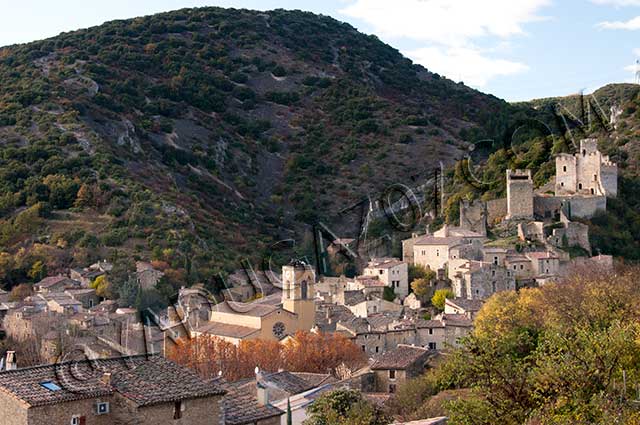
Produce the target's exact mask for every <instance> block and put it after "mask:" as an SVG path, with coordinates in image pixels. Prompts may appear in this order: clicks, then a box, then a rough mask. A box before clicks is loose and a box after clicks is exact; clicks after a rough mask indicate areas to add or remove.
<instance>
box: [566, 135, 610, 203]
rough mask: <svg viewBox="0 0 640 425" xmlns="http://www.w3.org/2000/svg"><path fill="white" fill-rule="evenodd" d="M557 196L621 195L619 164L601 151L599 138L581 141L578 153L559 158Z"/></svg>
mask: <svg viewBox="0 0 640 425" xmlns="http://www.w3.org/2000/svg"><path fill="white" fill-rule="evenodd" d="M555 189H556V196H573V195H582V196H608V197H611V198H615V197H616V196H617V194H618V166H617V165H616V164H615V163H613V162H611V160H610V159H609V157H608V156H606V155H602V153H601V152H600V151H599V150H598V141H597V140H596V139H584V140H581V141H580V151H579V152H577V153H576V154H575V155H571V154H567V153H561V154H559V155H558V156H557V157H556V186H555Z"/></svg>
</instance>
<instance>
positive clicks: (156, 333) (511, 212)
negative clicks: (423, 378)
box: [0, 139, 617, 425]
mask: <svg viewBox="0 0 640 425" xmlns="http://www.w3.org/2000/svg"><path fill="white" fill-rule="evenodd" d="M505 178H506V188H507V190H506V192H507V196H506V198H503V199H495V200H490V201H462V203H461V205H460V221H459V223H458V225H457V226H452V225H451V224H445V225H443V226H442V227H441V228H440V229H439V230H437V231H434V232H433V233H429V232H425V233H422V234H420V233H414V234H412V236H411V237H410V238H409V239H406V240H404V241H402V258H390V257H382V258H376V257H373V258H369V259H368V263H367V264H366V266H365V267H364V268H363V269H362V270H360V273H359V274H358V275H357V276H355V277H354V278H347V277H345V276H339V277H326V276H323V277H319V276H316V273H315V271H314V270H313V268H312V267H311V266H309V265H308V264H306V263H304V262H301V261H292V262H291V263H290V264H287V265H285V266H283V267H282V270H281V273H277V272H267V273H264V272H259V273H249V274H248V273H246V272H245V271H237V272H236V273H234V274H232V275H231V276H230V279H229V280H230V283H231V285H230V287H229V288H228V289H227V290H226V291H225V293H224V296H225V299H224V300H223V301H221V302H219V303H217V304H215V305H211V303H210V302H208V298H207V297H206V296H201V292H200V290H199V289H197V288H183V289H182V290H181V291H180V294H179V297H178V300H179V302H178V304H176V305H173V306H170V307H169V308H167V309H166V311H163V312H157V317H156V319H157V322H158V323H156V326H150V324H149V323H143V322H142V320H141V316H140V314H139V312H138V311H137V310H136V309H134V308H131V307H130V306H122V305H118V303H117V302H115V301H112V300H101V299H100V298H99V297H98V296H97V295H96V290H95V289H92V288H90V284H91V282H93V281H94V280H95V279H96V278H97V277H98V276H101V275H108V274H109V272H110V270H111V267H112V265H111V264H109V263H108V262H106V261H102V262H98V263H96V264H93V265H91V266H89V267H87V268H86V269H72V270H69V272H68V274H67V275H59V276H49V277H46V278H45V279H43V280H42V281H40V282H39V283H37V284H36V285H34V289H35V292H34V294H32V295H31V296H28V297H27V298H25V299H23V300H19V301H10V300H9V294H8V293H1V294H0V319H2V331H3V333H4V334H5V336H6V337H7V338H8V339H10V340H11V341H16V342H17V343H19V344H21V346H26V345H27V342H28V341H37V343H34V344H32V345H33V346H30V347H28V349H29V350H31V351H32V352H33V354H34V355H37V356H38V357H39V358H40V359H41V360H42V363H44V364H48V365H43V366H34V367H19V366H20V358H19V356H18V355H17V354H16V352H17V351H18V350H17V349H16V350H9V351H7V352H6V353H5V355H4V357H3V359H2V363H1V365H2V369H3V370H4V371H3V372H0V417H3V418H5V419H3V423H6V424H16V425H18V424H45V423H47V424H49V423H56V424H58V423H60V424H72V425H80V424H87V423H91V424H93V423H96V424H108V423H139V424H152V423H153V424H164V423H173V424H181V423H184V424H187V423H188V424H280V423H282V424H286V414H285V412H286V410H287V409H290V412H291V414H292V416H293V418H294V423H301V421H302V420H304V418H305V417H306V409H307V407H308V406H309V405H310V404H312V403H313V401H314V400H315V398H317V397H318V395H319V394H321V393H323V392H326V391H330V390H331V389H336V388H343V387H348V388H354V389H357V390H359V391H361V392H362V393H363V394H364V395H365V396H366V397H369V398H370V399H372V400H377V401H378V402H380V401H384V400H386V399H388V398H389V397H391V396H392V394H393V393H394V392H395V391H396V389H397V387H398V385H400V384H402V383H403V382H404V381H405V380H407V379H409V378H411V377H414V376H417V375H419V374H420V373H421V372H422V371H423V370H424V369H425V368H426V367H429V363H430V362H431V361H433V360H434V359H435V358H436V357H437V356H438V355H441V354H442V353H445V352H446V350H447V347H451V346H455V345H456V344H457V341H458V340H459V339H460V338H461V337H464V336H465V335H467V334H468V333H469V332H470V331H471V330H472V328H473V320H474V318H475V316H476V314H477V313H478V311H479V310H480V308H481V307H482V304H483V302H484V300H486V299H487V298H489V297H490V296H491V295H492V294H494V293H496V292H498V291H514V290H517V289H518V288H521V287H525V286H536V285H544V284H546V283H548V282H550V281H554V280H556V279H559V278H561V277H562V276H565V275H567V274H568V273H570V272H571V270H573V269H574V268H576V267H599V268H605V269H606V268H612V267H613V259H612V257H610V256H604V255H593V254H594V252H593V250H592V247H591V246H590V243H589V228H588V226H587V225H586V224H583V223H581V222H579V221H578V220H580V219H585V218H590V217H593V216H594V215H595V214H596V213H597V212H598V211H603V210H606V207H607V198H615V197H616V195H617V166H616V164H614V163H612V162H611V161H610V160H609V158H608V157H606V156H604V155H602V154H601V153H600V152H599V150H598V148H597V143H596V140H593V139H585V140H582V141H581V142H580V149H579V150H578V152H577V153H576V154H574V155H569V154H560V155H558V156H557V157H556V175H555V178H552V179H551V181H550V182H549V183H547V184H546V185H544V186H542V187H540V188H538V189H534V184H533V180H532V174H531V171H530V170H507V172H506V175H505ZM349 243H350V240H348V239H340V240H338V241H334V246H333V248H334V249H336V250H339V249H340V248H341V246H343V245H347V244H349ZM414 266H422V267H424V268H425V269H427V270H430V271H432V272H433V273H434V278H433V279H431V281H430V283H429V284H430V291H431V292H430V293H431V294H432V293H433V292H435V291H436V290H437V289H449V290H450V291H451V292H452V293H453V297H450V298H447V299H446V301H445V304H444V308H443V309H442V310H440V311H434V310H433V308H432V307H430V306H429V305H428V304H429V303H428V302H425V301H426V300H425V298H424V297H418V296H416V294H415V293H413V292H412V290H411V282H410V281H409V269H410V267H414ZM162 275H163V273H162V271H161V270H156V269H155V268H154V267H153V266H152V265H151V264H150V263H147V262H138V263H137V264H136V281H137V283H138V284H139V285H140V286H141V287H152V286H154V285H155V284H156V283H157V282H158V281H159V279H160V278H162ZM389 294H392V296H389ZM428 298H430V297H428ZM297 331H311V332H323V333H340V334H342V335H345V336H346V337H347V338H349V339H350V340H351V341H353V343H354V344H355V345H356V346H357V347H358V349H359V350H362V352H364V353H365V354H366V356H367V357H368V358H369V364H368V365H367V366H366V367H364V368H362V369H359V370H352V371H346V372H345V373H342V374H340V376H337V374H332V373H326V374H310V373H303V372H298V371H282V370H281V371H260V370H258V369H256V374H255V377H254V378H253V379H248V380H247V379H245V380H242V381H238V382H227V381H225V380H224V376H221V377H220V378H218V379H214V380H212V381H207V380H204V379H202V378H200V377H198V376H197V375H196V374H194V373H192V372H190V371H188V370H187V369H185V368H183V367H181V366H178V365H176V364H174V363H173V362H171V361H169V360H165V359H164V354H165V351H166V347H167V345H169V344H172V343H173V341H174V340H175V337H190V338H193V337H197V336H201V335H209V336H214V337H217V338H220V339H222V340H225V341H227V342H230V343H232V344H239V343H240V342H241V341H243V340H249V339H266V340H273V341H286V340H288V339H291V338H294V337H295V333H296V332H297ZM77 345H81V346H82V347H83V348H84V350H85V354H87V356H88V358H91V359H97V360H95V361H96V362H98V364H100V366H101V367H100V371H101V374H100V376H96V375H95V373H94V374H91V373H90V372H91V369H92V368H91V367H90V366H91V362H90V361H89V360H87V361H86V362H84V363H82V362H80V363H79V365H76V366H78V367H79V369H80V373H81V374H82V373H86V374H87V377H86V379H84V380H83V381H82V382H83V384H82V385H83V391H79V392H78V391H73V390H71V389H69V388H66V387H65V385H64V383H63V382H60V376H59V374H58V373H56V370H57V368H58V367H60V363H58V364H57V365H56V364H55V363H56V362H57V361H58V359H59V358H60V357H59V356H60V354H61V353H63V352H64V351H65V350H66V349H68V348H69V347H73V346H77ZM22 349H23V351H24V348H22ZM27 351H28V350H27ZM150 352H152V353H155V354H153V355H150V358H151V360H150V361H148V360H147V357H148V354H149V353H150ZM122 356H125V357H122ZM119 357H122V359H125V360H126V361H127V362H128V363H130V364H133V365H134V366H135V367H132V368H129V367H124V366H123V363H122V362H121V361H117V360H115V358H119ZM143 360H145V361H143ZM61 364H62V365H64V364H65V363H61ZM93 372H95V371H93ZM131 418H135V421H133V419H131ZM425 423H427V422H425ZM432 423H438V422H435V421H434V422H432Z"/></svg>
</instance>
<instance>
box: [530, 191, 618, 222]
mask: <svg viewBox="0 0 640 425" xmlns="http://www.w3.org/2000/svg"><path fill="white" fill-rule="evenodd" d="M563 202H564V203H565V204H566V209H565V212H566V213H567V215H568V216H569V218H591V217H593V216H594V215H596V214H597V213H598V212H599V211H606V209H607V198H606V197H604V196H540V195H536V196H535V197H534V198H533V211H534V213H535V215H536V216H537V217H540V218H552V217H554V216H555V215H556V214H559V213H560V209H561V207H562V203H563Z"/></svg>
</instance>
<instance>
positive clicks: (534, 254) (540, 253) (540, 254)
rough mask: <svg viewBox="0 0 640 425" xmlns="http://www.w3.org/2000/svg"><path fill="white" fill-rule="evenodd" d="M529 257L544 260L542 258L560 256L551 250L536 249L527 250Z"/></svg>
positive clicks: (526, 254)
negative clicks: (533, 250)
mask: <svg viewBox="0 0 640 425" xmlns="http://www.w3.org/2000/svg"><path fill="white" fill-rule="evenodd" d="M524 255H525V256H526V257H527V258H531V259H536V260H542V259H546V258H548V259H557V258H560V257H558V256H557V255H555V254H554V253H553V252H550V251H536V252H525V254H524Z"/></svg>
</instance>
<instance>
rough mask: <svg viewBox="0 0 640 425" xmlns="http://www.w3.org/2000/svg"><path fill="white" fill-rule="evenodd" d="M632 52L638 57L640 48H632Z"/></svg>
mask: <svg viewBox="0 0 640 425" xmlns="http://www.w3.org/2000/svg"><path fill="white" fill-rule="evenodd" d="M633 54H634V55H636V56H638V57H640V49H633Z"/></svg>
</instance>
